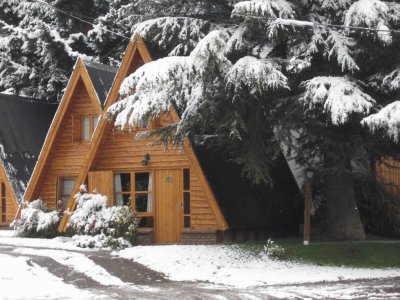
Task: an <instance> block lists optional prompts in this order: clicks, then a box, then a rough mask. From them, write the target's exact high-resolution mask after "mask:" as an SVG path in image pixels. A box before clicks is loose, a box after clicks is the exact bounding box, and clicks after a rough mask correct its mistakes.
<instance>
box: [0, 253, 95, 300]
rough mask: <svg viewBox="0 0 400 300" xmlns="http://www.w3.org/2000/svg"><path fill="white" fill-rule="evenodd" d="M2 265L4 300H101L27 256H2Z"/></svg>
mask: <svg viewBox="0 0 400 300" xmlns="http://www.w3.org/2000/svg"><path fill="white" fill-rule="evenodd" d="M0 266H1V272H0V287H1V299H79V300H84V299H99V298H98V297H95V296H94V295H93V294H91V293H89V292H86V291H82V290H79V289H78V288H76V287H74V286H73V285H70V284H66V283H64V282H63V281H62V279H61V278H58V277H56V276H54V275H53V274H51V273H49V272H48V271H47V270H46V269H44V268H41V267H40V266H38V265H37V264H35V263H33V262H31V261H30V259H29V258H27V257H23V256H22V257H13V256H10V255H5V254H0ZM49 283H51V288H50V287H49Z"/></svg>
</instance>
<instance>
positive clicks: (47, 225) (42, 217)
mask: <svg viewBox="0 0 400 300" xmlns="http://www.w3.org/2000/svg"><path fill="white" fill-rule="evenodd" d="M24 205H26V207H25V208H23V209H22V210H21V218H20V219H19V220H17V221H15V222H14V223H13V226H14V229H15V230H16V231H17V235H18V236H22V237H44V238H52V237H55V236H56V235H57V226H58V222H59V220H60V216H59V214H58V212H57V211H55V210H50V209H48V208H47V206H46V203H45V202H43V201H42V200H40V199H38V200H35V201H32V202H26V203H25V204H24Z"/></svg>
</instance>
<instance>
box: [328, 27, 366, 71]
mask: <svg viewBox="0 0 400 300" xmlns="http://www.w3.org/2000/svg"><path fill="white" fill-rule="evenodd" d="M327 42H328V44H329V46H330V47H331V49H330V50H329V54H328V57H329V59H330V58H331V57H332V56H336V58H337V61H338V64H339V65H340V66H341V68H342V72H344V71H345V70H346V69H347V70H349V71H351V72H354V71H358V70H359V67H358V66H357V64H356V62H355V61H354V59H353V57H352V56H351V54H352V50H351V49H352V48H354V47H355V45H356V42H355V41H354V40H353V39H352V38H350V37H347V36H345V35H343V34H340V33H339V32H337V31H335V30H329V36H328V38H327Z"/></svg>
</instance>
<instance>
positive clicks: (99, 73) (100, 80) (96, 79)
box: [83, 60, 118, 107]
mask: <svg viewBox="0 0 400 300" xmlns="http://www.w3.org/2000/svg"><path fill="white" fill-rule="evenodd" d="M83 63H84V64H85V67H86V69H87V71H88V73H89V76H90V79H91V80H92V83H93V87H94V89H95V91H96V94H97V98H98V99H99V101H100V104H101V106H102V107H104V104H105V102H106V99H107V95H108V92H109V91H110V89H111V87H112V85H113V82H114V78H115V75H116V74H117V71H118V68H116V67H112V66H107V65H103V64H100V63H96V62H92V61H89V60H83Z"/></svg>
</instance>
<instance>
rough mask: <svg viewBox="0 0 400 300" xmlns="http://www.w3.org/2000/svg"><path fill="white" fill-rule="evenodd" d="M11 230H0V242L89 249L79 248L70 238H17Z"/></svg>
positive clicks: (14, 244)
mask: <svg viewBox="0 0 400 300" xmlns="http://www.w3.org/2000/svg"><path fill="white" fill-rule="evenodd" d="M15 235H16V233H15V231H13V230H0V243H1V244H2V245H10V246H21V247H31V248H47V249H62V250H76V251H90V250H91V249H85V248H80V247H77V246H75V245H73V243H72V239H71V238H67V237H56V238H54V239H36V238H34V239H33V238H19V237H16V236H15Z"/></svg>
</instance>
